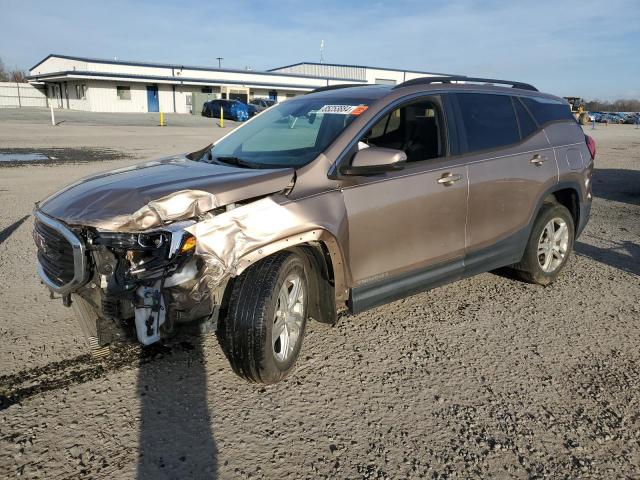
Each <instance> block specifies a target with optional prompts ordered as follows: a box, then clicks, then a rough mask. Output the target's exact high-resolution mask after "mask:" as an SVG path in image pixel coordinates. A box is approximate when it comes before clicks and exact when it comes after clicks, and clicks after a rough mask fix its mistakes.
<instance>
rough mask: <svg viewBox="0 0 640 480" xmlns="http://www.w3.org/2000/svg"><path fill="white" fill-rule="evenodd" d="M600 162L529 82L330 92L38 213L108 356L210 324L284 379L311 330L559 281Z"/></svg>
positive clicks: (63, 194) (231, 346) (67, 289)
mask: <svg viewBox="0 0 640 480" xmlns="http://www.w3.org/2000/svg"><path fill="white" fill-rule="evenodd" d="M595 154H596V152H595V144H594V142H593V140H592V139H591V138H590V137H588V136H585V135H584V133H583V132H582V129H581V128H580V126H579V125H578V124H577V123H576V121H575V119H574V118H573V116H572V115H571V111H570V109H569V106H568V104H567V103H566V102H565V101H564V100H562V99H560V98H557V97H554V96H551V95H547V94H542V93H539V92H538V91H537V90H536V89H535V88H534V87H532V86H531V85H528V84H523V83H518V82H507V81H501V80H486V79H474V78H469V77H432V78H419V79H415V80H410V81H407V82H405V83H402V84H400V85H397V86H383V85H370V86H357V87H354V86H346V85H338V86H332V87H327V88H324V89H320V90H317V91H315V92H312V93H311V94H307V95H303V96H300V97H297V98H295V99H291V100H288V101H287V102H284V103H282V104H279V105H277V106H274V107H272V108H270V109H268V110H266V111H265V112H263V113H261V114H260V115H258V116H256V117H255V118H253V119H252V120H250V121H248V122H247V123H246V124H245V125H243V126H241V127H239V128H238V129H236V130H235V131H233V132H232V133H230V134H228V135H227V136H225V137H223V138H222V139H221V140H219V141H218V142H216V143H215V144H213V145H210V146H207V147H206V148H204V149H202V150H200V151H197V152H194V153H191V154H188V155H184V156H176V157H170V158H166V159H162V160H159V161H154V162H149V163H145V164H141V165H137V166H133V167H130V168H123V169H119V170H114V171H111V172H107V173H102V174H98V175H94V176H92V177H89V178H86V179H83V180H81V181H79V182H76V183H74V184H72V185H70V186H68V187H66V188H64V189H63V190H61V191H60V192H58V193H55V194H54V195H52V196H50V197H49V198H47V199H46V200H44V201H42V202H40V203H38V204H37V205H36V208H35V211H34V215H35V229H34V239H35V242H36V245H37V248H38V270H39V275H40V278H41V279H42V281H43V282H44V284H45V285H46V286H47V287H48V288H49V289H50V290H51V291H52V292H54V293H56V294H59V295H60V296H61V297H62V300H63V302H64V304H65V305H67V306H72V307H73V308H74V309H75V312H76V314H77V317H78V319H79V322H80V325H81V328H82V330H83V332H84V334H85V335H86V337H87V339H88V341H89V344H90V346H91V348H92V350H93V352H94V353H95V354H101V353H105V351H108V346H109V345H110V344H114V343H115V342H117V341H118V340H121V339H126V338H137V340H138V341H139V342H140V343H141V344H143V345H150V344H152V343H155V342H158V341H160V340H162V339H163V338H166V337H169V336H170V335H172V334H173V333H174V332H175V331H176V329H177V328H178V327H179V326H180V325H183V324H196V325H198V326H199V327H200V329H201V331H202V332H211V331H216V333H217V335H218V338H219V339H220V342H221V345H222V348H223V350H224V352H225V354H226V356H227V358H228V359H229V361H230V363H231V366H232V367H233V369H234V371H235V372H236V373H238V374H239V375H241V376H242V377H244V378H246V379H248V380H252V381H257V382H265V383H271V382H276V381H278V380H280V379H281V378H283V377H284V376H285V375H286V374H287V373H288V372H289V371H290V370H291V368H292V366H293V364H294V362H295V361H296V358H297V357H298V354H299V352H300V348H301V344H302V339H303V336H304V332H305V327H306V325H307V322H308V321H309V320H310V319H314V320H316V321H320V322H326V323H334V322H335V321H336V318H337V316H338V315H339V314H340V313H341V312H343V311H349V312H352V313H357V312H361V311H363V310H365V309H368V308H371V307H374V306H376V305H380V304H383V303H387V302H390V301H393V300H395V299H398V298H401V297H404V296H407V295H412V294H414V293H417V292H420V291H423V290H426V289H429V288H432V287H435V286H438V285H442V284H444V283H447V282H451V281H454V280H457V279H460V278H463V277H467V276H470V275H474V274H477V273H481V272H485V271H489V270H493V269H497V268H499V267H511V268H512V269H513V270H514V271H515V272H517V274H518V275H520V276H521V277H522V278H523V279H524V280H526V281H529V282H534V283H538V284H541V285H547V284H549V283H551V282H552V281H553V280H554V279H555V278H556V277H557V275H558V273H559V272H560V270H561V269H562V267H563V266H564V265H565V263H566V262H567V259H568V257H569V255H570V254H571V251H572V246H573V242H574V239H575V238H576V237H577V236H578V235H579V234H580V233H581V231H582V230H583V229H584V227H585V225H586V223H587V220H588V218H589V211H590V206H591V174H592V170H593V162H594V158H595Z"/></svg>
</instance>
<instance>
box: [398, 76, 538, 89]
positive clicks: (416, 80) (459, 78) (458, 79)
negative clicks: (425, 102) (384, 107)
mask: <svg viewBox="0 0 640 480" xmlns="http://www.w3.org/2000/svg"><path fill="white" fill-rule="evenodd" d="M451 82H473V83H497V84H500V85H511V87H512V88H519V89H521V90H533V91H534V92H537V91H538V89H537V88H536V87H534V86H533V85H530V84H528V83H523V82H512V81H510V80H496V79H494V78H476V77H465V76H463V75H454V76H451V77H419V78H413V79H411V80H407V81H406V82H403V83H401V84H399V85H396V86H395V87H393V88H394V90H395V89H396V88H403V87H410V86H411V85H425V84H431V83H451Z"/></svg>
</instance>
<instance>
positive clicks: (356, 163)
mask: <svg viewBox="0 0 640 480" xmlns="http://www.w3.org/2000/svg"><path fill="white" fill-rule="evenodd" d="M406 161H407V154H406V153H404V152H403V151H402V150H396V149H395V148H384V147H369V148H365V149H363V150H359V151H358V152H357V153H356V154H355V155H354V156H353V160H352V161H351V165H344V166H342V167H340V173H342V174H343V175H362V176H367V175H381V174H383V173H385V172H392V171H395V170H402V169H403V168H404V164H405V163H406Z"/></svg>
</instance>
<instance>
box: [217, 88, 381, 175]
mask: <svg viewBox="0 0 640 480" xmlns="http://www.w3.org/2000/svg"><path fill="white" fill-rule="evenodd" d="M368 104H369V100H368V99H365V98H358V99H355V98H354V99H348V98H343V97H337V98H331V97H325V96H322V97H315V98H314V97H301V98H299V99H295V100H291V101H288V102H284V103H281V104H278V105H276V106H274V107H272V108H269V109H268V110H265V111H264V113H262V114H261V115H258V116H257V117H255V118H254V119H253V120H251V121H250V122H249V123H247V124H245V125H243V126H242V127H240V128H238V129H237V130H236V131H235V132H233V133H232V134H231V135H229V136H227V137H225V138H223V139H222V140H220V141H219V142H218V143H217V144H216V145H215V146H214V147H213V149H212V151H211V153H212V157H213V158H214V159H218V161H221V162H225V161H229V162H231V163H237V164H241V165H246V166H250V167H256V168H269V167H294V168H297V167H301V166H303V165H306V164H307V163H309V162H310V161H312V160H313V159H314V158H316V157H317V156H318V155H319V154H320V153H322V152H323V151H324V150H325V149H326V148H327V147H328V146H329V145H330V144H331V143H332V142H333V141H334V140H335V139H336V138H337V137H338V135H340V133H342V131H343V130H344V129H345V128H346V127H347V126H348V125H349V124H350V123H351V122H352V121H353V120H354V119H355V118H356V117H357V116H358V115H359V114H361V113H362V112H363V111H365V110H366V109H367V107H368Z"/></svg>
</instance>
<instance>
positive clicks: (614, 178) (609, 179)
mask: <svg viewBox="0 0 640 480" xmlns="http://www.w3.org/2000/svg"><path fill="white" fill-rule="evenodd" d="M593 195H594V196H596V197H599V198H604V199H606V200H613V201H615V202H622V203H629V204H631V205H640V170H627V169H623V168H596V169H595V170H594V171H593Z"/></svg>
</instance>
